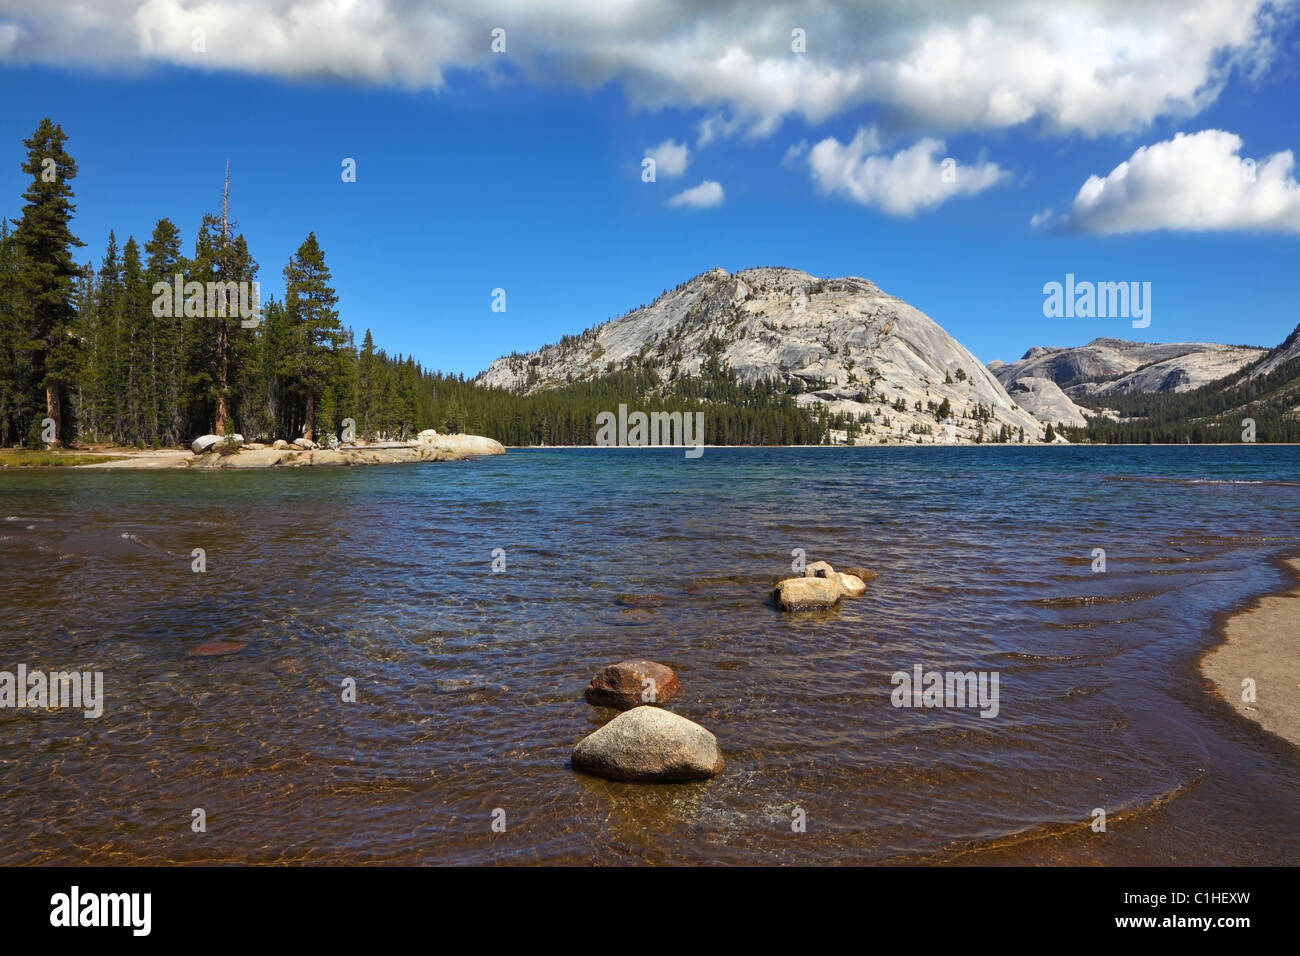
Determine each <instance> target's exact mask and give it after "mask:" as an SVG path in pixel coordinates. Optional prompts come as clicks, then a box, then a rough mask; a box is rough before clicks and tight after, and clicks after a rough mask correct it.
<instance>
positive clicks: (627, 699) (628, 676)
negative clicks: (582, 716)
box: [583, 660, 682, 710]
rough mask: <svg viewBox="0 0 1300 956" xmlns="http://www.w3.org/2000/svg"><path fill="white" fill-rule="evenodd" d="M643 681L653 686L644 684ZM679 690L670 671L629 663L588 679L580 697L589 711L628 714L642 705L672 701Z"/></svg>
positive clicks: (643, 662) (640, 662)
mask: <svg viewBox="0 0 1300 956" xmlns="http://www.w3.org/2000/svg"><path fill="white" fill-rule="evenodd" d="M647 680H650V681H653V682H654V683H653V684H646V683H645V681H647ZM681 689H682V684H681V681H679V680H678V679H677V675H676V674H675V673H674V672H673V669H672V668H671V667H667V666H665V665H663V664H656V663H655V662H654V661H646V660H632V661H619V662H618V663H617V664H610V665H609V666H608V667H606V668H605V669H604V670H602V671H601V672H600V673H599V674H597V675H596V676H595V677H593V678H592V679H591V683H590V684H588V685H587V690H586V691H585V692H584V693H583V696H584V697H586V698H587V703H589V704H591V705H592V706H593V707H613V708H614V709H615V710H630V709H632V708H633V707H640V706H641V705H642V704H662V703H663V702H664V701H666V700H672V699H673V698H674V697H676V696H677V695H678V693H680V692H681Z"/></svg>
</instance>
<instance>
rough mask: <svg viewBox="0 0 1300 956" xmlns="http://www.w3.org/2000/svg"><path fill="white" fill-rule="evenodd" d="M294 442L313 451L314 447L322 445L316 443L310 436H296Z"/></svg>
mask: <svg viewBox="0 0 1300 956" xmlns="http://www.w3.org/2000/svg"><path fill="white" fill-rule="evenodd" d="M293 443H294V444H295V445H297V446H298V447H299V448H306V449H307V450H308V451H311V450H312V449H313V448H319V447H320V445H318V444H316V443H315V442H314V441H312V440H311V439H310V438H295V439H294V440H293Z"/></svg>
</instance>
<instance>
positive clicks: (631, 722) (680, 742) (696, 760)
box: [573, 706, 723, 783]
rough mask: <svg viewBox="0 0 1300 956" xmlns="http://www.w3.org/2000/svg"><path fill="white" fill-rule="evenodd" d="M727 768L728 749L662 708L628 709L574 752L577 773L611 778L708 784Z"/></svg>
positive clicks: (701, 729)
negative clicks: (723, 748) (700, 781)
mask: <svg viewBox="0 0 1300 956" xmlns="http://www.w3.org/2000/svg"><path fill="white" fill-rule="evenodd" d="M722 767H723V759H722V751H721V750H720V749H719V748H718V740H717V738H716V737H714V736H713V734H711V733H709V732H708V731H707V730H705V729H704V728H703V727H701V726H700V725H699V724H697V723H695V722H694V721H690V720H687V719H686V718H685V717H680V716H678V715H677V714H674V713H672V712H670V711H667V710H663V709H661V708H659V707H649V706H644V707H634V708H633V709H632V710H628V711H624V712H623V713H621V714H619V715H618V716H617V717H615V718H614V719H613V720H611V721H610V722H609V723H607V724H606V725H605V726H604V727H601V728H600V729H599V730H597V731H596V732H595V733H592V734H590V735H588V736H587V737H584V738H583V739H582V740H581V741H580V742H579V743H578V746H577V747H575V748H574V749H573V768H574V769H575V770H581V771H584V772H586V773H590V774H593V775H594V776H597V777H604V778H605V779H606V780H628V781H640V782H647V783H674V782H682V781H688V780H707V779H709V778H710V777H715V776H717V775H718V774H719V773H721V772H722Z"/></svg>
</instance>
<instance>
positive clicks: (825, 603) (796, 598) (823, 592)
mask: <svg viewBox="0 0 1300 956" xmlns="http://www.w3.org/2000/svg"><path fill="white" fill-rule="evenodd" d="M843 596H844V587H843V585H841V584H840V579H839V576H838V575H836V576H835V577H834V578H786V579H785V580H784V581H780V582H778V583H777V585H776V589H775V590H774V591H773V592H772V600H774V601H775V602H776V606H777V607H779V608H780V609H781V610H783V611H819V610H824V609H826V608H829V607H834V606H835V605H836V604H838V603H839V600H840V598H842V597H843Z"/></svg>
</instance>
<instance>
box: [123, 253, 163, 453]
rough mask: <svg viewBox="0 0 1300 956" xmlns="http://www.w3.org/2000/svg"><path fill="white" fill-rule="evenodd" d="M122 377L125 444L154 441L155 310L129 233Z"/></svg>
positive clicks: (126, 256) (126, 261) (124, 271)
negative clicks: (151, 343) (151, 417)
mask: <svg viewBox="0 0 1300 956" xmlns="http://www.w3.org/2000/svg"><path fill="white" fill-rule="evenodd" d="M122 292H123V294H122V313H121V314H122V324H121V328H120V333H121V357H122V377H123V380H124V381H125V383H126V390H125V394H124V396H123V402H122V417H123V421H124V423H125V428H124V430H123V433H122V435H121V437H120V438H119V440H120V441H122V442H123V443H124V444H126V443H131V444H135V445H142V444H144V443H145V442H146V440H148V441H153V440H154V436H153V435H152V434H151V433H150V431H149V427H148V424H147V422H148V420H149V412H148V409H149V407H150V405H151V404H152V402H153V366H152V365H151V364H150V361H149V341H150V339H151V338H152V337H153V310H152V308H151V306H152V298H151V296H150V295H149V287H148V285H147V284H146V282H145V274H144V264H143V263H142V262H141V261H140V247H139V245H137V244H136V241H135V238H134V237H132V236H128V237H127V240H126V245H125V246H124V247H123V248H122Z"/></svg>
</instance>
